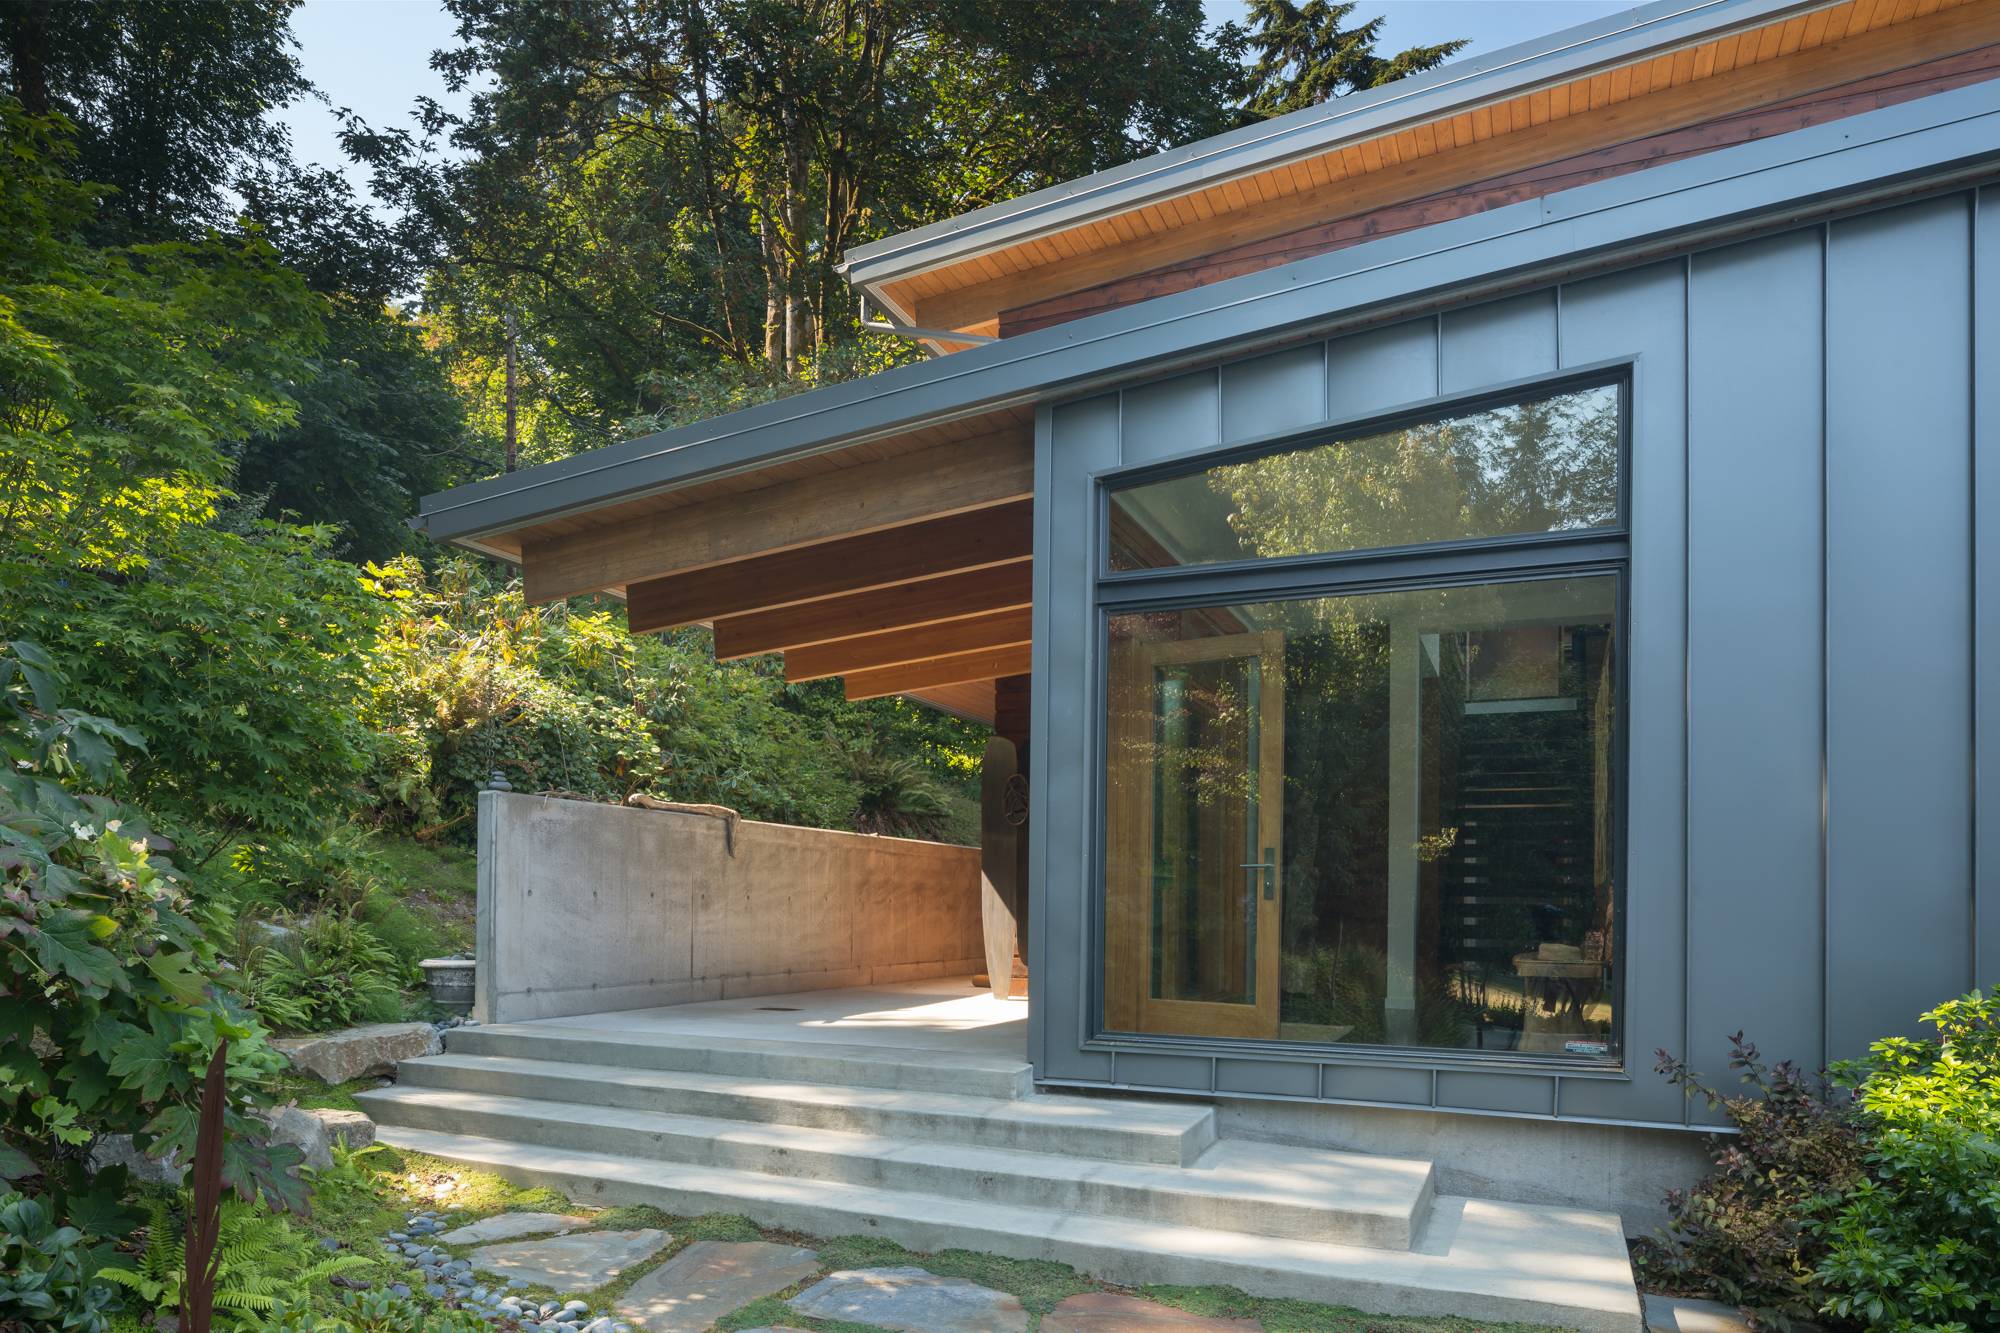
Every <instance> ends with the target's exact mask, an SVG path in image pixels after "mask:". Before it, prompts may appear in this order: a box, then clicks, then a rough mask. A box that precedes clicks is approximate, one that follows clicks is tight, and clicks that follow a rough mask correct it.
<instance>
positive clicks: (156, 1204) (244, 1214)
mask: <svg viewBox="0 0 2000 1333" xmlns="http://www.w3.org/2000/svg"><path fill="white" fill-rule="evenodd" d="M146 1210H147V1225H146V1248H145V1250H144V1251H143V1252H142V1253H141V1254H140V1255H139V1256H138V1264H137V1266H136V1267H134V1268H106V1269H103V1270H102V1271H100V1272H99V1273H98V1276H99V1277H100V1278H102V1279H103V1280H104V1281H106V1282H110V1283H114V1284H115V1285H117V1286H120V1287H123V1288H124V1289H126V1290H127V1291H130V1292H133V1293H134V1294H136V1295H137V1296H138V1297H139V1298H140V1299H141V1300H143V1301H144V1302H146V1304H147V1305H148V1306H149V1307H151V1308H153V1309H158V1310H176V1309H179V1308H180V1303H181V1283H182V1278H183V1275H184V1273H185V1271H186V1264H185V1260H186V1257H187V1242H186V1241H185V1240H184V1239H183V1238H182V1234H181V1231H182V1228H181V1226H180V1224H179V1222H178V1220H177V1219H176V1217H175V1215H174V1209H173V1208H172V1207H170V1206H169V1204H168V1203H167V1201H166V1200H164V1199H152V1200H149V1201H148V1203H147V1205H146ZM217 1252H218V1253H219V1254H220V1255H221V1258H222V1262H221V1266H220V1267H219V1269H218V1270H217V1272H216V1279H215V1308H216V1310H217V1312H219V1313H220V1312H230V1313H234V1314H241V1315H245V1316H256V1315H263V1314H269V1313H270V1312H271V1311H273V1310H275V1309H277V1308H278V1306H279V1303H280V1302H281V1301H284V1300H289V1299H295V1298H297V1297H298V1296H299V1295H300V1294H302V1293H303V1292H304V1291H305V1289H306V1288H307V1287H309V1286H310V1285H311V1284H312V1283H314V1282H317V1281H320V1280H321V1279H323V1278H328V1277H331V1276H333V1275H334V1274H335V1273H341V1272H345V1271H347V1270H348V1269H352V1268H362V1267H366V1266H367V1265H368V1262H369V1261H368V1260H367V1259H365V1258H363V1257H362V1256H360V1255H358V1254H334V1255H328V1256H326V1257H325V1258H323V1259H319V1260H317V1261H315V1262H312V1263H301V1259H302V1257H303V1256H304V1254H305V1253H306V1252H307V1247H306V1245H305V1242H304V1240H303V1238H302V1237H301V1236H300V1235H299V1234H298V1233H297V1232H296V1231H294V1230H293V1229H292V1228H291V1226H290V1225H289V1224H288V1223H286V1222H285V1221H284V1220H283V1219H282V1218H277V1217H273V1216H271V1215H270V1214H268V1213H264V1212H259V1211H258V1210H257V1209H256V1208H255V1207H253V1206H252V1205H250V1204H247V1203H243V1202H241V1201H240V1200H236V1199H226V1200H224V1201H223V1204H222V1231H221V1238H220V1241H219V1243H218V1245H217ZM257 1324H258V1321H257V1320H256V1319H255V1318H246V1319H242V1320H232V1321H230V1323H229V1324H228V1325H223V1324H220V1323H219V1324H218V1325H217V1327H218V1328H223V1327H234V1328H241V1329H249V1328H254V1327H256V1326H257Z"/></svg>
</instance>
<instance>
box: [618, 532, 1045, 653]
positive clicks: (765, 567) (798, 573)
mask: <svg viewBox="0 0 2000 1333" xmlns="http://www.w3.org/2000/svg"><path fill="white" fill-rule="evenodd" d="M1033 527H1034V511H1033V505H1032V503H1031V502H1029V501H1026V500H1018V501H1015V502H1014V503H1012V504H1005V505H998V506H995V507H994V508H991V509H976V510H974V511H972V512H971V513H969V514H954V515H951V516H950V517H948V518H934V519H929V520H927V521H925V522H921V523H910V524H906V525H904V526H903V527H900V528H890V529H888V530H886V531H882V532H871V533H867V534H865V535H863V536H859V537H848V538H844V539H842V540H840V541H830V542H821V543H820V544H819V545H817V546H805V547H800V548H797V549H795V550H790V551H782V552H779V553H778V554H776V555H761V556H755V557H752V558H751V559H748V560H737V561H734V562H732V563H730V564H726V565H717V566H714V567H713V568H709V569H700V570H695V571H692V572H690V573H685V574H676V575H673V576H672V577H670V578H662V579H647V580H646V581H644V582H642V583H634V584H631V585H629V586H628V587H627V588H626V590H625V610H626V617H627V619H628V621H629V623H630V625H631V627H632V631H633V632H634V633H635V634H641V633H646V632H648V631H651V630H660V629H672V628H673V627H674V626H676V625H691V624H693V623H695V622H696V621H700V620H715V619H717V618H720V617H725V616H740V615H744V614H747V613H748V612H751V611H761V610H765V609H767V608H769V607H774V606H790V605H793V604H795V603H799V602H809V601H813V600H815V599H817V598H821V597H838V596H842V595H845V594H848V593H855V592H861V591H864V590H866V589H869V588H888V587H894V586H896V585H898V584H904V583H914V582H916V581H918V580H920V579H929V578H935V577H936V576H938V575H939V574H946V573H950V572H952V571H954V570H963V569H984V568H989V567H992V566H996V565H1008V564H1024V563H1026V562H1027V560H1028V558H1029V555H1030V552H1031V551H1032V550H1033V548H1034V532H1033Z"/></svg>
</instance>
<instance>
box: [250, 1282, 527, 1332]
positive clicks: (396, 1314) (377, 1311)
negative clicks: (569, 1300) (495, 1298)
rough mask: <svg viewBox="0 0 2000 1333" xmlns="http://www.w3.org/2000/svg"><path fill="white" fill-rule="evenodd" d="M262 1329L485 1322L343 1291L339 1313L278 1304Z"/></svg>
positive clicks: (458, 1328) (452, 1328) (435, 1327)
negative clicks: (331, 1313) (314, 1311)
mask: <svg viewBox="0 0 2000 1333" xmlns="http://www.w3.org/2000/svg"><path fill="white" fill-rule="evenodd" d="M263 1328H264V1329H265V1330H267V1331H268V1333H408V1330H410V1329H416V1328H420V1329H423V1330H424V1333H486V1329H487V1328H488V1325H487V1324H485V1323H484V1322H482V1321H481V1320H480V1319H479V1318H478V1316H476V1315H474V1314H473V1313H472V1312H471V1311H469V1310H426V1309H425V1308H424V1307H423V1306H422V1305H420V1304H418V1303H417V1302H416V1301H414V1300H410V1299H408V1298H407V1297H400V1296H395V1295H391V1294H390V1293H388V1292H385V1291H371V1292H358V1291H344V1292H342V1293H341V1294H340V1313H339V1314H337V1315H324V1314H315V1313H313V1312H312V1311H310V1310H307V1309H302V1308H294V1307H290V1306H280V1308H279V1309H278V1311H277V1312H276V1313H275V1314H274V1315H273V1316H272V1318H271V1319H270V1320H268V1321H267V1322H266V1323H265V1324H264V1325H263Z"/></svg>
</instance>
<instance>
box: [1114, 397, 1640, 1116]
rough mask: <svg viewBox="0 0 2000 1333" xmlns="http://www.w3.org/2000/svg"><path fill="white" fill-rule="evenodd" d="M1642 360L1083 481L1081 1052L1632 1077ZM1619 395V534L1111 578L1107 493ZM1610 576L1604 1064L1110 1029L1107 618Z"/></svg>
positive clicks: (1510, 538) (1124, 573)
mask: <svg viewBox="0 0 2000 1333" xmlns="http://www.w3.org/2000/svg"><path fill="white" fill-rule="evenodd" d="M1635 369H1636V367H1635V365H1634V363H1633V362H1632V361H1631V360H1629V359H1627V360H1618V361H1613V362H1607V363H1603V364H1599V365H1592V366H1585V367H1579V368H1577V369H1574V370H1571V371H1566V372H1565V373H1563V374H1560V375H1554V376H1549V375H1544V376H1539V377H1534V378H1530V379H1525V380H1521V381H1517V382H1513V383H1509V384H1506V385H1501V386H1498V387H1496V388H1493V389H1489V390H1486V391H1482V392H1477V393H1470V394H1463V393H1461V394H1441V395H1437V396H1435V397H1432V398H1427V399H1423V400H1421V401H1419V402H1414V403H1409V404H1404V405H1402V406H1399V407H1397V408H1394V409H1392V410H1390V411H1388V412H1384V413H1379V414H1374V415H1370V416H1365V417H1358V418H1354V419H1351V420H1346V421H1331V422H1321V423H1318V424H1315V425H1313V426H1310V427H1308V428H1305V429H1301V430H1292V431H1285V432H1282V433H1279V434H1274V435H1269V436H1264V437H1260V438H1257V439H1253V440H1248V441H1244V442H1242V443H1239V444H1235V445H1230V446H1227V447H1224V448H1220V449H1215V450H1211V451H1208V452H1202V453H1196V454H1192V455H1188V456H1184V457H1178V458H1173V459H1166V460H1161V461H1158V462H1147V463H1142V464H1135V465H1132V466H1129V467H1118V468H1111V469H1106V470H1104V471H1102V472H1099V473H1096V474H1094V475H1093V477H1092V485H1093V487H1094V489H1095V491H1096V494H1095V497H1094V500H1095V505H1094V510H1093V514H1092V518H1093V521H1094V522H1095V523H1096V527H1097V531H1096V532H1095V534H1094V536H1093V541H1092V549H1093V553H1094V554H1093V558H1094V562H1095V567H1094V570H1093V594H1092V611H1093V615H1094V617H1095V624H1094V626H1093V627H1092V629H1093V632H1092V640H1091V642H1092V655H1093V662H1094V665H1093V667H1092V672H1091V675H1092V680H1091V687H1090V698H1091V711H1092V722H1091V755H1092V759H1091V762H1092V764H1093V765H1094V767H1095V770H1096V774H1095V778H1094V780H1093V782H1092V787H1091V791H1092V798H1091V810H1090V857H1091V861H1090V873H1089V881H1088V882H1089V885H1090V891H1091V896H1090V904H1089V913H1088V924H1089V926H1090V930H1091V934H1092V939H1091V948H1090V953H1089V955H1088V956H1089V960H1090V961H1089V966H1088V968H1087V980H1088V991H1089V993H1088V1004H1087V1009H1086V1013H1085V1024H1084V1040H1083V1042H1082V1045H1083V1047H1084V1049H1091V1050H1109V1051H1113V1052H1116V1051H1121V1050H1122V1051H1128V1052H1134V1053H1139V1052H1149V1053H1160V1054H1167V1053H1178V1054H1183V1055H1193V1056H1198V1057H1202V1058H1208V1059H1216V1058H1221V1057H1223V1056H1226V1055H1234V1056H1247V1057H1256V1058H1263V1059H1280V1060H1291V1061H1297V1062H1302V1063H1321V1064H1325V1063H1328V1062H1334V1063H1343V1064H1373V1065H1388V1066H1394V1067H1400V1068H1409V1067H1413V1066H1414V1067H1426V1066H1428V1067H1430V1068H1432V1069H1433V1070H1488V1071H1494V1072H1514V1073H1524V1072H1543V1073H1561V1074H1564V1075H1581V1076H1584V1077H1603V1078H1613V1079H1623V1078H1629V1072H1628V1069H1629V1065H1628V1058H1629V1052H1628V1051H1627V1048H1626V1037H1627V1033H1628V1032H1629V1030H1630V1019H1629V1016H1628V1014H1627V1001H1628V997H1629V994H1630V990H1631V988H1630V985H1629V984H1628V973H1629V968H1628V956H1629V950H1628V943H1627V937H1626V931H1627V928H1628V922H1627V916H1628V912H1627V910H1626V909H1627V879H1628V874H1627V866H1626V830H1627V825H1628V822H1629V819H1628V815H1629V809H1628V805H1629V796H1628V793H1629V790H1630V786H1631V783H1630V780H1629V775H1630V764H1629V746H1630V736H1631V729H1632V728H1631V719H1630V700H1631V689H1630V675H1631V658H1632V651H1631V645H1630V643H1629V641H1628V635H1629V632H1630V626H1631V605H1630V603H1631V589H1632V578H1631V549H1632V536H1631V514H1632V499H1631V490H1632V420H1633V404H1632V398H1633V382H1634V379H1635ZM1607 385H1608V386H1612V387H1615V388H1616V389H1617V391H1618V459H1617V466H1618V520H1617V522H1616V524H1614V525H1605V526H1600V527H1592V528H1586V529H1566V530H1562V531H1558V532H1549V533H1527V534H1508V535H1504V536H1497V537H1486V538H1474V539H1469V540H1456V541H1446V542H1432V543H1426V544H1423V545H1420V546H1397V547H1377V548H1368V549H1365V550H1359V551H1337V552H1327V553H1318V554H1310V555H1294V556H1280V557H1274V558H1272V559H1267V560H1234V561H1226V562H1216V563H1212V564H1202V565H1172V566H1165V567H1162V568H1157V569H1140V570H1119V571H1114V570H1112V569H1111V566H1110V533H1111V521H1110V518H1111V496H1112V494H1113V492H1115V491H1118V490H1124V489H1127V488H1129V487H1131V486H1134V485H1141V484H1144V483H1146V482H1149V481H1157V480H1164V479H1167V478H1170V477H1178V476H1187V475H1193V474H1198V473H1202V472H1206V471H1209V470H1211V469H1213V468H1216V467H1220V466H1226V465H1228V464H1231V463H1238V462H1243V461H1246V460H1248V459H1251V458H1259V457H1265V456H1269V455H1272V454H1278V453H1284V452H1287V451H1289V450H1295V449H1300V448H1308V447H1311V446H1312V445H1314V444H1315V443H1332V442H1333V441H1335V440H1337V439H1340V438H1343V437H1352V436H1359V435H1366V434H1372V433H1377V432H1380V431H1387V430H1394V429H1397V428H1399V427H1402V426H1409V425H1415V424H1420V423H1423V422H1427V421H1434V420H1437V419H1438V418H1440V417H1448V416H1460V415H1465V414H1467V413H1470V412H1474V411H1479V410H1482V409H1486V408H1498V407H1508V406H1514V405H1518V404H1520V403H1523V402H1528V401H1532V400H1535V399H1540V398H1546V397H1554V396H1557V395H1559V394H1562V393H1564V392H1572V391H1578V390H1583V389H1590V388H1598V387H1603V386H1607ZM1590 576H1608V577H1610V578H1611V579H1612V580H1613V587H1614V592H1613V610H1612V615H1613V617H1614V620H1613V634H1614V640H1613V642H1614V646H1615V650H1616V658H1615V660H1614V662H1613V664H1612V666H1613V672H1612V676H1613V679H1612V689H1613V691H1614V694H1613V699H1612V707H1613V717H1614V718H1615V719H1616V724H1615V726H1614V728H1613V731H1612V737H1611V763H1612V766H1613V773H1614V778H1615V780H1614V790H1613V800H1612V809H1611V843H1612V846H1611V865H1612V875H1613V886H1612V921H1613V925H1612V941H1611V948H1612V981H1611V986H1610V990H1611V992H1612V997H1613V1007H1612V1022H1611V1038H1612V1041H1611V1050H1610V1051H1609V1052H1607V1054H1605V1055H1604V1056H1601V1057H1593V1056H1575V1055H1568V1054H1555V1053H1546V1052H1532V1051H1485V1050H1461V1049H1456V1048H1451V1047H1441V1046H1398V1045H1388V1044H1363V1043H1342V1042H1308V1041H1296V1040H1285V1039H1282V1038H1238V1037H1204V1036H1182V1035H1175V1034H1169V1033H1141V1032H1127V1031H1120V1030H1116V1029H1110V1028H1107V1027H1106V1025H1105V1019H1104V1008H1105V1004H1104V1002H1105V956H1106V947H1107V945H1108V943H1109V940H1108V937H1107V933H1106V926H1105V908H1106V901H1107V893H1108V879H1109V874H1108V867H1107V864H1106V856H1107V846H1106V823H1107V817H1108V816H1107V810H1108V805H1109V788H1110V768H1109V717H1110V714H1109V708H1110V690H1111V682H1110V679H1109V670H1110V649H1109V644H1110V627H1111V619H1112V617H1113V616H1117V615H1123V614H1127V613H1131V612H1144V611H1158V610H1176V609H1182V608H1189V607H1201V606H1219V605H1239V604H1244V603H1255V602H1283V601H1304V600H1312V599H1315V598H1324V597H1343V596H1354V595H1361V594H1368V593H1378V592H1399V591H1417V590H1422V589H1427V588H1439V587H1462V586H1471V585H1479V584H1493V583H1514V582H1535V581H1546V580H1550V579H1561V578H1582V577H1590Z"/></svg>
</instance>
